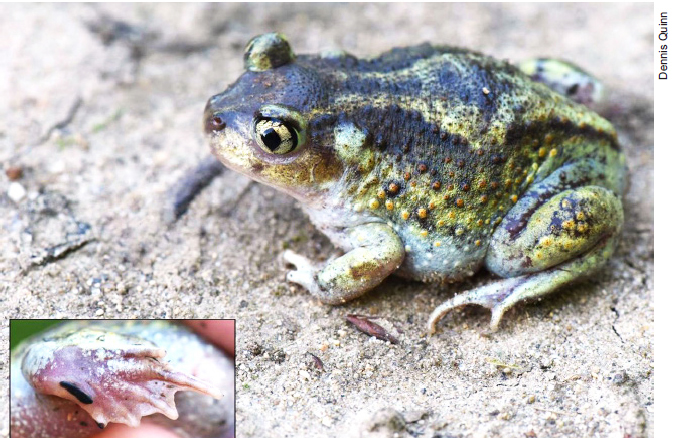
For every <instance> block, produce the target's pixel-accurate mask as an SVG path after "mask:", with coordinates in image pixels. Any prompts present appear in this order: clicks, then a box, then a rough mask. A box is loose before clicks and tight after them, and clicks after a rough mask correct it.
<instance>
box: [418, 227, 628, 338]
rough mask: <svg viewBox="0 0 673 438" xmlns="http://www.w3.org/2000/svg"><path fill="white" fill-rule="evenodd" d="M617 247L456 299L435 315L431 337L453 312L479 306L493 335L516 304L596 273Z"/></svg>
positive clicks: (608, 243) (602, 247)
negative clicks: (485, 310)
mask: <svg viewBox="0 0 673 438" xmlns="http://www.w3.org/2000/svg"><path fill="white" fill-rule="evenodd" d="M616 244H617V238H616V237H615V236H612V237H607V238H605V239H603V240H602V241H600V242H599V243H598V244H596V246H594V248H592V249H591V250H590V251H588V252H586V253H585V254H584V255H582V256H581V257H579V258H577V259H574V260H570V261H568V262H566V263H561V264H560V265H557V266H555V267H552V268H549V269H547V270H544V271H541V272H537V273H534V274H529V275H522V276H519V277H514V278H507V279H502V280H499V281H495V282H493V283H491V284H487V285H485V286H483V287H480V288H477V289H473V290H470V291H467V292H464V293H461V294H459V295H456V296H455V297H453V298H451V299H450V300H448V301H445V302H444V303H442V304H441V305H440V306H438V307H437V308H436V309H435V310H434V311H433V312H432V314H431V315H430V318H429V319H428V323H427V330H428V333H429V334H431V335H432V334H433V333H435V330H436V326H437V323H438V322H439V321H440V320H441V319H442V318H443V317H444V315H446V314H447V313H448V312H449V311H450V310H451V309H454V308H457V307H462V306H464V305H467V304H477V305H480V306H482V307H486V308H488V309H491V324H490V332H495V331H497V330H498V325H499V324H500V320H501V319H502V316H503V315H504V313H505V312H506V311H507V310H509V309H510V308H511V307H513V306H514V305H515V304H517V303H519V302H521V301H526V300H530V299H532V298H538V299H539V298H541V297H543V296H545V295H547V294H548V293H550V292H552V291H554V290H556V289H558V288H559V287H561V286H563V285H566V284H568V283H571V282H572V281H574V280H577V279H580V278H584V277H586V276H587V275H588V274H591V273H592V272H595V271H596V269H597V268H598V267H600V266H601V265H602V264H603V263H604V262H605V261H607V259H608V258H609V257H610V255H611V254H612V253H613V251H614V249H615V246H616Z"/></svg>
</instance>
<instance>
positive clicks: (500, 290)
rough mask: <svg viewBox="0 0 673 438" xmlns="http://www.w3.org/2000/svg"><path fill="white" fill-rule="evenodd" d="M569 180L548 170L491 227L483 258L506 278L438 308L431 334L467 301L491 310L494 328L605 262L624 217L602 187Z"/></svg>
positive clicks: (617, 202) (618, 203)
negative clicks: (517, 308)
mask: <svg viewBox="0 0 673 438" xmlns="http://www.w3.org/2000/svg"><path fill="white" fill-rule="evenodd" d="M563 171H564V172H565V169H563ZM567 184H568V183H567V182H565V181H561V179H559V178H556V177H555V175H554V174H552V175H550V177H549V178H547V179H546V180H543V181H542V182H540V183H538V184H536V185H534V186H533V187H531V188H530V190H529V191H528V194H527V195H525V196H524V197H523V198H522V199H521V200H520V201H519V202H518V203H517V205H515V206H514V208H512V210H510V212H509V213H508V214H507V216H505V218H504V220H503V221H502V223H501V224H500V226H499V227H498V228H497V229H496V230H495V232H494V234H493V237H492V240H491V243H490V246H489V250H488V253H487V256H486V267H487V268H488V269H489V270H490V271H491V272H493V273H495V274H497V275H499V276H501V277H506V278H505V279H503V280H500V281H496V282H494V283H491V284H488V285H486V286H483V287H481V288H478V289H474V290H471V291H468V292H465V293H463V294H460V295H457V296H455V297H454V298H452V299H450V300H449V301H447V302H445V303H444V304H442V305H441V306H439V307H438V308H437V309H435V311H434V312H433V313H432V315H431V316H430V319H429V321H428V331H429V332H430V333H433V332H434V331H435V326H436V324H437V322H438V321H439V320H440V319H441V318H442V317H443V316H444V315H445V314H446V313H447V312H448V311H449V310H451V309H453V308H455V307H460V306H463V305H466V304H478V305H481V306H483V307H487V308H489V309H491V310H492V316H491V330H492V331H495V330H497V328H498V324H499V323H500V319H501V318H502V315H503V314H504V312H505V311H507V310H508V309H509V308H511V307H512V306H514V305H515V304H516V303H518V302H521V301H524V300H528V299H531V298H540V297H543V296H544V295H546V294H548V293H549V292H552V291H553V290H555V289H557V288H558V287H560V286H563V285H565V284H568V283H570V282H571V281H573V280H576V279H579V278H582V277H584V276H586V275H588V274H590V273H592V272H594V271H595V270H596V269H598V268H600V267H601V266H602V265H603V264H604V263H605V262H606V261H607V260H608V258H609V257H610V256H611V255H612V253H613V252H614V249H615V247H616V244H617V240H618V237H619V232H620V231H621V227H622V223H623V221H624V217H623V212H622V204H621V201H620V199H619V197H617V196H616V195H615V193H614V192H613V191H611V190H608V189H606V188H604V187H600V186H596V185H587V186H581V187H577V188H565V187H567Z"/></svg>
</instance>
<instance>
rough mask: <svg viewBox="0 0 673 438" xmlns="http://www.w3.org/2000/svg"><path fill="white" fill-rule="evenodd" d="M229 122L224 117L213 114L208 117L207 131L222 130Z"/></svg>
mask: <svg viewBox="0 0 673 438" xmlns="http://www.w3.org/2000/svg"><path fill="white" fill-rule="evenodd" d="M226 126H227V124H226V123H225V122H224V119H223V118H222V117H220V116H211V117H209V118H208V119H206V126H205V129H206V131H221V130H223V129H224V128H226Z"/></svg>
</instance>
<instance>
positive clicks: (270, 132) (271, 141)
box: [261, 128, 282, 152]
mask: <svg viewBox="0 0 673 438" xmlns="http://www.w3.org/2000/svg"><path fill="white" fill-rule="evenodd" d="M261 137H262V141H263V142H264V145H265V146H266V147H268V148H269V149H270V150H271V151H272V152H273V151H275V150H276V149H278V146H280V144H281V142H282V140H281V138H280V135H278V133H277V132H276V131H275V130H274V129H273V128H268V129H266V130H264V132H262V135H261Z"/></svg>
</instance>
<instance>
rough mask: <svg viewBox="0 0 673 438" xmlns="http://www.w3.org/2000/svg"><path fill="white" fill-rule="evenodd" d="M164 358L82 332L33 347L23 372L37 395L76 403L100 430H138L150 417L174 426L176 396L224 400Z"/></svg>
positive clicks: (137, 341) (121, 339) (149, 348)
mask: <svg viewBox="0 0 673 438" xmlns="http://www.w3.org/2000/svg"><path fill="white" fill-rule="evenodd" d="M165 355H166V351H165V350H163V349H161V348H158V347H157V346H156V345H154V344H153V343H151V342H149V341H147V340H144V339H141V338H138V337H135V336H128V335H119V334H115V333H109V332H106V331H102V330H99V329H82V330H78V331H75V332H71V333H68V334H66V335H63V336H57V337H53V338H46V339H44V340H43V342H38V343H35V344H33V345H31V346H30V347H29V349H28V350H27V351H26V356H25V357H24V360H23V364H22V371H23V374H24V376H25V377H26V379H27V380H28V381H29V382H30V383H31V384H32V385H33V386H34V387H35V388H36V390H37V391H38V392H40V393H43V394H48V395H54V396H57V397H61V398H64V399H66V400H70V401H73V402H75V403H77V404H78V405H80V406H81V407H82V409H84V410H85V411H87V412H88V413H89V415H91V417H92V418H93V419H94V420H95V421H96V423H98V426H99V427H101V428H102V427H105V425H107V423H109V422H113V423H124V424H128V425H130V426H137V425H139V424H140V419H141V418H142V417H144V416H147V415H151V414H154V413H161V414H164V415H165V416H167V417H168V418H170V419H173V420H174V419H176V418H178V412H177V410H176V407H175V400H174V396H175V393H176V392H178V391H195V392H200V393H202V394H205V395H209V396H211V397H214V398H217V399H219V398H221V397H222V394H220V392H219V391H218V390H217V389H215V388H214V387H212V385H209V384H208V383H206V382H204V381H201V380H199V379H197V378H195V377H192V376H189V375H187V374H184V373H181V372H179V371H175V370H173V369H172V368H171V366H170V365H169V364H168V363H165V362H163V361H162V360H161V359H162V358H163V357H164V356H165Z"/></svg>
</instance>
